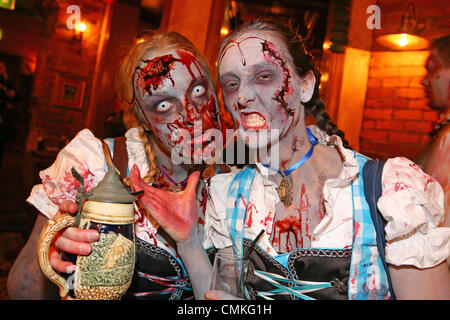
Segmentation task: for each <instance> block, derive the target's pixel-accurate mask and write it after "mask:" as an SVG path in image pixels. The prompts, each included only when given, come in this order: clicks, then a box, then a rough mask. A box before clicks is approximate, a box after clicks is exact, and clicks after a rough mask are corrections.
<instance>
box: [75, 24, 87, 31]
mask: <svg viewBox="0 0 450 320" xmlns="http://www.w3.org/2000/svg"><path fill="white" fill-rule="evenodd" d="M75 28H76V29H77V31H78V32H85V31H86V23H84V22H80V23H79V24H77V25H76V26H75Z"/></svg>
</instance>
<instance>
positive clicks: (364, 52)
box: [0, 0, 450, 300]
mask: <svg viewBox="0 0 450 320" xmlns="http://www.w3.org/2000/svg"><path fill="white" fill-rule="evenodd" d="M263 16H275V17H277V18H279V19H281V20H283V21H286V22H290V23H291V24H292V25H293V26H295V27H296V28H298V33H299V36H301V37H302V38H303V39H305V46H306V49H307V50H308V51H309V52H310V53H311V54H312V55H313V56H314V58H315V59H316V65H317V66H318V68H319V70H320V72H321V84H320V96H321V99H322V100H323V102H324V103H325V106H326V111H327V113H328V114H329V115H330V118H331V120H332V121H333V122H334V123H335V124H336V125H337V126H338V127H339V129H341V130H342V131H343V132H345V138H346V140H347V141H348V142H349V145H350V146H351V147H352V149H353V150H355V151H357V152H359V153H361V154H364V155H366V156H368V157H371V158H373V159H380V160H387V159H389V158H393V157H406V158H408V159H411V160H413V161H416V162H417V161H419V159H420V155H421V154H422V152H424V151H425V150H426V148H427V147H428V146H429V145H430V144H431V143H432V141H433V132H434V130H435V129H436V128H437V127H439V125H441V126H445V125H447V123H448V117H449V109H448V108H449V105H450V99H449V98H448V94H449V90H450V86H448V85H447V87H446V88H445V89H446V90H447V101H446V108H447V109H442V108H440V109H438V108H432V107H430V96H429V93H428V91H429V90H428V89H427V88H426V87H425V86H424V79H425V77H426V76H427V68H426V64H427V59H428V57H429V55H430V49H429V45H430V44H431V43H432V42H433V41H434V40H435V39H438V38H440V37H442V36H445V35H448V34H450V5H449V2H448V1H447V0H426V1H421V0H413V1H411V0H352V1H351V0H231V1H229V0H101V1H91V0H76V1H72V0H70V1H69V0H45V1H32V0H3V1H2V0H0V77H1V78H0V79H1V80H2V83H1V86H0V89H1V90H2V91H1V95H0V99H1V100H0V102H1V108H2V110H1V118H2V119H1V139H2V141H1V148H2V150H1V159H0V161H1V162H0V163H1V168H0V173H1V177H2V178H1V179H0V189H1V190H2V191H1V192H0V299H2V300H7V299H9V297H8V293H7V289H6V287H7V276H8V273H9V271H10V268H11V267H12V265H13V263H14V260H15V259H16V257H17V255H18V254H19V252H20V250H21V249H22V247H23V246H24V244H25V242H26V241H27V239H28V237H29V235H30V234H31V231H32V228H33V225H34V222H35V220H36V216H37V210H36V208H35V207H33V206H31V205H30V204H28V203H27V202H26V199H27V197H28V196H29V194H30V191H31V189H32V188H33V186H34V185H36V184H39V183H41V182H40V181H41V179H42V178H44V177H39V172H40V171H41V170H44V169H46V168H48V167H49V166H50V165H51V164H52V163H53V162H54V161H55V159H56V156H57V154H58V152H59V151H60V150H61V149H62V148H63V147H64V146H66V144H67V143H68V142H69V141H71V140H72V139H73V138H74V137H75V135H76V134H77V133H78V132H79V131H80V130H82V129H84V128H88V129H90V130H91V131H92V132H93V133H94V135H95V136H97V137H101V138H107V137H115V136H121V135H123V134H124V133H125V132H126V130H127V129H129V128H131V127H133V126H135V125H136V120H135V118H134V117H133V115H132V114H131V113H130V112H129V111H128V109H127V108H126V107H127V106H124V105H123V104H121V102H120V101H119V99H118V97H117V94H116V90H115V86H116V82H115V81H116V75H117V73H118V68H119V62H120V61H121V59H122V57H123V56H124V54H125V53H126V52H127V50H128V49H129V47H130V46H131V45H133V44H134V43H136V42H139V41H140V38H139V36H138V35H139V34H140V33H141V32H142V31H143V30H147V29H152V30H163V31H167V30H170V31H177V32H179V33H181V34H182V35H184V36H186V37H187V38H188V39H190V40H191V41H192V42H193V43H194V45H195V47H196V48H197V49H198V50H199V51H200V52H201V54H203V56H204V57H205V60H206V62H207V64H208V66H209V68H210V70H211V74H212V77H213V81H214V84H215V86H216V87H217V90H220V89H219V87H220V86H219V82H218V75H217V63H218V62H217V53H218V50H219V46H220V43H221V41H222V40H223V39H224V38H225V37H226V36H227V35H228V34H229V33H230V32H232V31H233V30H234V29H236V28H237V26H238V25H240V24H242V23H243V22H245V21H248V20H251V19H254V18H258V17H263ZM447 58H449V57H447ZM447 66H448V65H447ZM218 96H219V102H220V103H219V109H220V113H221V117H222V119H223V121H224V123H225V125H226V126H228V127H230V128H231V127H233V122H232V119H231V116H230V114H229V113H228V111H227V110H226V107H225V106H224V104H223V98H222V96H221V94H219V95H218ZM445 117H447V118H445ZM445 120H446V121H447V122H445V123H444V124H443V122H444V121H445ZM308 121H309V122H310V124H313V123H314V120H313V119H308ZM439 128H440V127H439ZM447 129H448V128H447ZM447 131H448V130H447ZM447 136H448V135H447ZM447 141H448V138H447ZM447 143H448V142H447ZM446 148H447V149H448V148H449V147H448V145H447V147H446ZM440 164H441V165H442V166H444V167H445V166H446V167H447V168H448V167H449V166H450V155H449V154H448V153H447V154H446V155H444V156H443V157H442V158H441V160H440ZM447 179H448V174H447ZM448 183H449V181H448V180H447V185H442V187H443V188H444V192H445V193H447V198H448V192H449V191H448V190H449V185H448ZM138 194H139V193H136V195H138ZM447 201H448V200H447ZM447 210H448V208H447ZM447 214H448V213H447Z"/></svg>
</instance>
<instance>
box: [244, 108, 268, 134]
mask: <svg viewBox="0 0 450 320" xmlns="http://www.w3.org/2000/svg"><path fill="white" fill-rule="evenodd" d="M241 120H242V125H243V126H244V129H245V130H256V131H258V130H264V129H267V120H266V117H265V116H264V115H262V114H261V113H259V112H250V113H247V112H241Z"/></svg>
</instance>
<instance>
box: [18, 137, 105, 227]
mask: <svg viewBox="0 0 450 320" xmlns="http://www.w3.org/2000/svg"><path fill="white" fill-rule="evenodd" d="M72 167H74V168H75V170H77V171H78V173H80V175H81V176H82V177H83V179H84V188H85V191H90V190H91V189H92V188H94V187H95V186H96V185H97V184H98V183H99V182H100V181H101V180H102V179H103V177H104V176H105V170H106V162H105V157H104V154H103V149H102V144H101V142H100V140H98V139H97V138H96V137H95V136H94V135H93V134H92V132H91V131H90V130H88V129H84V130H82V131H80V132H79V133H78V134H77V135H76V136H75V138H73V140H72V141H70V142H69V143H68V144H67V145H66V146H65V147H64V148H63V149H62V150H61V151H60V152H59V153H58V156H57V157H56V160H55V162H54V163H53V164H52V165H51V166H50V167H49V168H47V169H45V170H43V171H41V172H39V177H40V178H41V179H42V184H39V185H36V186H34V187H33V189H32V191H31V194H30V196H29V197H28V199H27V201H28V202H29V203H30V204H31V205H33V206H35V207H36V208H37V209H38V210H39V211H40V212H42V213H43V214H44V215H45V216H46V217H47V218H49V219H51V218H53V217H54V215H55V214H56V212H57V211H58V206H59V204H61V203H62V202H63V201H66V200H73V201H74V200H75V196H76V194H77V192H78V188H79V185H80V184H79V182H78V181H77V180H76V179H75V178H74V177H73V176H72V172H71V169H72Z"/></svg>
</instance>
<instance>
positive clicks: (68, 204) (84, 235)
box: [7, 201, 99, 300]
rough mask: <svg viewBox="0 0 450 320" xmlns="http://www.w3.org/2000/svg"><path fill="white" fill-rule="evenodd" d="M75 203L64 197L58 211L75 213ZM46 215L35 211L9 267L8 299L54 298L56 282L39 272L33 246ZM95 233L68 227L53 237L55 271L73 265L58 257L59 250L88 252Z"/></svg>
mask: <svg viewBox="0 0 450 320" xmlns="http://www.w3.org/2000/svg"><path fill="white" fill-rule="evenodd" d="M76 209H77V205H76V203H75V202H73V201H65V202H63V203H62V204H61V205H60V207H59V211H60V212H64V213H72V214H73V213H75V212H76ZM47 221H48V220H47V218H46V217H45V216H44V215H42V214H39V216H38V218H37V219H36V223H35V225H34V227H33V231H32V232H31V235H30V237H29V239H28V241H27V243H26V244H25V246H24V247H23V249H22V251H21V252H20V253H19V255H18V257H17V259H16V261H15V262H14V265H13V267H12V268H11V270H10V272H9V275H8V281H7V288H8V295H9V297H10V299H17V300H19V299H27V300H31V299H33V300H34V299H36V300H38V299H58V298H59V294H58V290H57V286H56V285H54V284H53V283H52V282H51V281H50V280H48V279H47V278H46V277H45V276H44V274H43V273H42V272H41V269H40V267H39V263H38V260H37V255H36V247H37V245H38V242H39V237H40V234H41V231H42V229H43V228H44V226H45V224H46V223H47ZM98 237H99V234H98V232H97V231H96V230H82V229H79V228H73V227H69V228H67V229H65V230H64V231H63V232H62V233H61V234H60V235H59V236H57V237H55V240H54V243H53V245H52V246H51V247H50V256H49V259H50V264H51V266H52V267H53V269H55V270H56V271H58V272H67V273H71V272H73V270H74V265H73V264H72V263H71V262H68V261H63V260H61V259H60V251H61V250H63V251H65V252H68V253H73V254H77V255H88V254H90V252H91V251H92V247H91V245H90V244H89V243H88V242H90V241H96V240H98Z"/></svg>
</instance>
